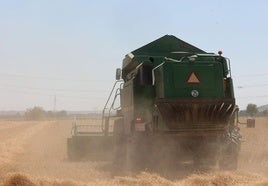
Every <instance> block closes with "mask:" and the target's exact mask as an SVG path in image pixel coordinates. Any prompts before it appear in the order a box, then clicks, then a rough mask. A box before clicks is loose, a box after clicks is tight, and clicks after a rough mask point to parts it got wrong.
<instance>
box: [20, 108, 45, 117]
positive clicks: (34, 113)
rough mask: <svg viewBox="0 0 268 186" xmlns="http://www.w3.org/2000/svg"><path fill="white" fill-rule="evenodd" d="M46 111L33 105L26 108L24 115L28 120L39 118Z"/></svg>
mask: <svg viewBox="0 0 268 186" xmlns="http://www.w3.org/2000/svg"><path fill="white" fill-rule="evenodd" d="M45 114H46V112H45V110H44V109H43V108H42V107H34V108H29V109H27V110H26V112H25V114H24V116H25V118H26V119H28V120H40V119H42V118H44V116H45Z"/></svg>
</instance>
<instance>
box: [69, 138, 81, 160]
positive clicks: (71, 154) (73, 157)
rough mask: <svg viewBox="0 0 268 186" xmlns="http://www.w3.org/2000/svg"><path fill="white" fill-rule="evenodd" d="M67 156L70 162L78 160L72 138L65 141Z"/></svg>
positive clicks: (74, 142)
mask: <svg viewBox="0 0 268 186" xmlns="http://www.w3.org/2000/svg"><path fill="white" fill-rule="evenodd" d="M67 156H68V160H70V161H77V160H79V158H80V157H79V154H78V151H77V148H76V141H75V139H74V138H68V139H67Z"/></svg>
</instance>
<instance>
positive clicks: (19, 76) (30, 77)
mask: <svg viewBox="0 0 268 186" xmlns="http://www.w3.org/2000/svg"><path fill="white" fill-rule="evenodd" d="M0 76H4V77H13V78H26V79H46V80H53V81H55V80H58V81H79V82H81V81H82V82H109V81H110V80H101V79H97V80H93V79H91V80H89V79H79V80H78V79H74V78H62V77H48V76H34V75H24V74H0ZM72 76H73V75H72ZM72 76H70V77H72Z"/></svg>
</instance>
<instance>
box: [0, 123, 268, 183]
mask: <svg viewBox="0 0 268 186" xmlns="http://www.w3.org/2000/svg"><path fill="white" fill-rule="evenodd" d="M71 122H72V121H70V120H60V121H0V185H4V186H13V185H14V186H15V185H22V186H28V185H29V186H47V185H53V186H68V185H69V186H79V185H94V186H98V185H131V186H134V185H148V186H150V185H167V186H168V185H178V186H185V185H187V186H188V185H189V186H209V185H215V186H220V185H235V186H238V185H239V186H242V185H248V186H252V185H257V186H264V185H268V143H267V141H268V135H267V134H268V118H257V119H256V128H246V127H245V126H244V125H240V128H241V134H242V135H243V144H242V149H241V152H240V157H239V164H238V170H237V171H235V172H222V171H217V170H214V171H212V170H209V171H206V172H196V171H193V170H187V169H186V170H185V169H184V170H179V169H178V170H176V171H173V172H172V176H166V175H161V174H158V173H152V172H140V173H137V174H134V175H133V174H132V175H130V174H125V173H123V172H120V170H116V169H115V168H114V167H112V165H111V163H109V162H94V161H86V160H84V161H80V162H70V161H68V160H67V155H66V139H67V137H68V136H70V130H71Z"/></svg>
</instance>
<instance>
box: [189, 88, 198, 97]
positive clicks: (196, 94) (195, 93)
mask: <svg viewBox="0 0 268 186" xmlns="http://www.w3.org/2000/svg"><path fill="white" fill-rule="evenodd" d="M191 95H192V96H193V97H195V98H196V97H197V96H199V92H198V91H197V90H192V92H191Z"/></svg>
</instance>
